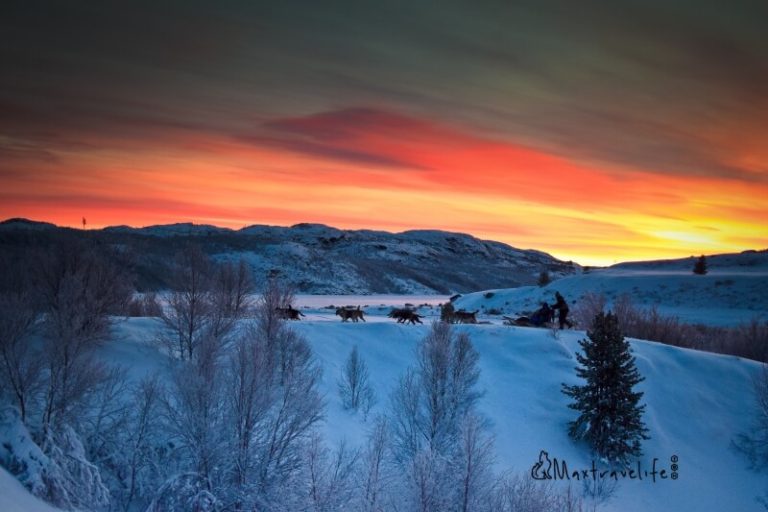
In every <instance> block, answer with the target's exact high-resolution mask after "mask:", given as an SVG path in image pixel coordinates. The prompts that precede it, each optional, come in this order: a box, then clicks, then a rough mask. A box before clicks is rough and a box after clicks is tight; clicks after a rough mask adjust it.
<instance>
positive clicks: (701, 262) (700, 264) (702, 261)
mask: <svg viewBox="0 0 768 512" xmlns="http://www.w3.org/2000/svg"><path fill="white" fill-rule="evenodd" d="M693 273H694V274H699V275H701V276H703V275H704V274H706V273H707V258H706V257H705V256H704V255H703V254H702V255H701V256H699V259H698V260H696V263H695V264H694V265H693Z"/></svg>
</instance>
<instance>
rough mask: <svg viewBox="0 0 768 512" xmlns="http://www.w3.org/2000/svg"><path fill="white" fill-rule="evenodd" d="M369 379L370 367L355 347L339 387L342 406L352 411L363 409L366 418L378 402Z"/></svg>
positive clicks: (344, 369)
mask: <svg viewBox="0 0 768 512" xmlns="http://www.w3.org/2000/svg"><path fill="white" fill-rule="evenodd" d="M369 377H370V374H369V372H368V365H367V364H366V363H365V361H364V360H363V359H362V358H361V357H360V354H359V352H358V350H357V345H355V346H354V347H352V351H351V352H350V353H349V357H348V358H347V362H346V363H345V365H344V368H342V371H341V377H340V378H339V380H338V382H337V387H338V390H339V396H340V397H341V403H342V406H343V407H344V408H345V409H348V410H352V411H357V410H359V409H362V410H363V414H365V416H366V417H367V416H368V412H369V411H370V410H371V407H373V405H374V403H375V401H376V395H375V393H374V391H373V388H371V384H370V382H369Z"/></svg>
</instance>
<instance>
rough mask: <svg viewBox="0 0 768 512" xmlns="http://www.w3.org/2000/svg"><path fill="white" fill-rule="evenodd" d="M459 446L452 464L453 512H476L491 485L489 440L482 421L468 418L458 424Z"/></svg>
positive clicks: (491, 441) (491, 451)
mask: <svg viewBox="0 0 768 512" xmlns="http://www.w3.org/2000/svg"><path fill="white" fill-rule="evenodd" d="M458 440H459V443H458V444H457V447H456V448H457V450H456V454H455V456H454V460H453V466H454V469H453V472H455V473H456V474H457V476H458V483H459V485H458V486H456V487H455V489H456V499H455V500H454V501H455V504H456V510H458V511H460V512H469V511H471V510H477V509H478V508H479V507H480V503H481V502H482V501H483V500H484V499H485V498H486V496H487V495H488V493H489V492H490V488H491V482H492V476H493V473H492V468H491V467H492V465H493V462H494V455H493V438H492V437H491V436H490V435H488V432H487V427H486V425H485V421H484V420H483V419H482V418H480V417H479V416H477V415H475V414H468V415H467V416H466V417H465V418H464V420H463V421H462V424H461V430H460V432H459V439H458Z"/></svg>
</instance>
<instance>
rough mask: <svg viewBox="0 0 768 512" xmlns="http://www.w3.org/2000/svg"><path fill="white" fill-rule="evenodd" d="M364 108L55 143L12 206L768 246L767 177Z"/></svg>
mask: <svg viewBox="0 0 768 512" xmlns="http://www.w3.org/2000/svg"><path fill="white" fill-rule="evenodd" d="M354 115H355V116H356V119H354V120H352V121H350V120H349V119H348V113H345V115H344V116H339V115H338V114H334V113H330V114H322V115H317V116H310V117H307V118H298V119H288V120H284V121H281V122H280V123H279V126H277V128H276V129H275V130H274V131H276V132H279V134H280V137H278V138H274V137H262V138H256V139H253V140H237V139H232V138H221V137H216V136H210V137H200V136H199V135H197V134H186V133H184V132H183V131H182V132H179V133H173V134H170V135H168V136H167V137H166V138H165V139H164V140H162V141H156V142H152V141H149V142H147V143H144V144H142V147H140V148H137V147H130V146H129V147H125V148H120V147H115V146H119V145H117V144H109V143H105V142H103V141H98V140H94V141H91V142H92V143H91V144H90V145H88V146H86V148H84V149H75V150H55V151H53V152H52V153H53V154H52V157H53V158H50V159H48V160H46V159H38V160H35V159H31V158H30V159H28V160H27V161H26V162H27V164H26V168H25V172H24V173H23V174H19V175H17V176H14V177H13V179H8V180H6V182H5V183H4V187H3V192H2V198H3V201H2V204H0V217H3V218H6V217H27V218H31V219H36V220H42V221H49V222H53V223H56V224H59V225H65V226H79V225H80V222H81V218H82V217H83V216H84V217H86V219H87V221H88V226H89V227H91V228H97V227H103V226H109V225H117V224H128V225H132V226H145V225H151V224H162V223H173V222H195V223H208V224H215V225H219V226H226V227H231V228H241V227H243V226H246V225H250V224H255V223H258V224H276V225H290V224H293V223H299V222H321V223H326V224H329V225H333V226H336V227H340V228H372V229H384V230H389V231H402V230H406V229H413V228H426V229H433V228H434V229H444V230H452V231H461V232H468V233H471V234H474V235H476V236H478V237H481V238H488V239H494V240H499V241H503V242H507V243H509V244H510V245H513V246H516V247H521V248H535V249H540V250H544V251H547V252H550V253H552V254H553V255H555V256H557V257H559V258H562V259H566V260H567V259H572V260H575V261H577V262H579V263H581V264H590V265H596V264H598V265H600V264H610V263H614V262H618V261H626V260H638V259H650V258H664V257H676V256H689V255H691V254H699V253H707V254H711V253H716V252H728V251H739V250H743V249H748V248H761V247H765V246H768V243H766V240H767V239H766V237H767V236H768V229H767V228H766V226H767V225H768V206H766V202H765V201H764V199H765V198H767V197H768V185H766V184H764V183H759V182H756V183H744V182H742V181H736V180H729V179H723V178H702V177H698V178H691V177H681V176H667V175H660V174H657V173H653V172H643V171H641V170H634V171H627V170H626V169H622V170H621V172H619V169H614V168H611V167H609V166H597V165H594V164H592V165H590V164H588V163H577V162H572V161H568V160H567V159H565V158H562V157H558V156H553V155H550V154H547V153H545V152H542V151H538V150H534V149H530V148H526V147H524V146H522V145H516V144H513V143H511V142H507V141H502V140H496V139H492V138H488V137H485V138H484V137H479V136H475V135H470V134H468V133H464V132H462V131H460V130H458V129H453V128H450V127H446V126H443V125H440V124H438V123H435V122H432V121H425V120H420V119H416V118H413V117H408V116H404V115H401V114H394V113H391V112H384V111H378V110H364V111H360V112H356V113H354ZM329 134H330V135H329ZM281 137H282V138H281ZM309 142H312V146H309V144H308V143H309ZM101 146H105V147H111V148H110V149H99V148H100V147H101ZM20 151H21V152H22V153H23V152H24V151H30V149H29V148H27V149H26V150H20ZM19 158H21V157H19Z"/></svg>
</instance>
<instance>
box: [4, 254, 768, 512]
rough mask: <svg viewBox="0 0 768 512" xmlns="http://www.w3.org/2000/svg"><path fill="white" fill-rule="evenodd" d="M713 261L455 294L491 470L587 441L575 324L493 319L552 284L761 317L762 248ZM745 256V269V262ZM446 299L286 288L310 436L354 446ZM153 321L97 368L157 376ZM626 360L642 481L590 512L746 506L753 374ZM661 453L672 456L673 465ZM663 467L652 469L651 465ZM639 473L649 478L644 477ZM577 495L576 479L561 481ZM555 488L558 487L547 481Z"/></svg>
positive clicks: (674, 351) (751, 365) (119, 337)
mask: <svg viewBox="0 0 768 512" xmlns="http://www.w3.org/2000/svg"><path fill="white" fill-rule="evenodd" d="M748 256H749V257H748V258H745V257H743V256H742V255H736V256H733V257H728V259H722V260H718V259H714V261H713V264H712V265H711V267H710V272H709V273H708V274H707V275H705V276H698V275H693V274H691V272H690V267H691V265H689V262H686V261H683V260H678V261H676V262H654V263H651V264H623V265H618V266H615V267H611V268H608V269H594V270H591V271H589V272H587V273H584V274H579V275H575V276H571V277H567V278H563V279H561V280H558V281H555V282H553V283H552V284H550V285H549V286H547V287H542V288H539V287H522V288H514V289H506V290H488V291H483V292H478V293H474V294H468V295H465V296H463V297H461V298H459V299H458V300H457V301H456V307H457V308H464V309H467V310H475V309H479V310H481V313H480V315H479V319H480V320H481V321H483V322H484V323H482V324H479V325H460V326H456V329H460V330H463V331H466V332H467V333H469V334H470V336H471V338H472V341H473V343H474V345H475V347H476V348H477V350H478V352H479V354H480V367H481V370H482V374H481V377H480V383H479V385H480V387H481V388H482V389H483V390H484V391H485V394H484V396H483V397H482V398H481V400H480V403H479V406H480V409H481V410H482V412H483V413H484V414H485V415H487V417H488V418H489V419H490V420H491V424H492V430H493V434H494V437H495V450H496V455H497V457H496V469H497V470H498V471H506V470H513V471H518V472H520V473H522V474H523V475H528V474H530V471H531V467H532V466H533V465H534V463H536V462H538V460H539V453H540V452H541V451H542V450H545V451H547V452H548V454H549V457H550V458H552V459H554V458H557V459H558V460H559V461H563V460H565V461H567V464H568V467H569V469H570V470H571V471H575V470H588V469H590V468H591V455H590V453H589V450H588V449H587V447H586V446H584V445H582V444H578V443H574V442H573V441H572V440H571V439H570V438H569V437H568V435H567V433H566V428H567V423H568V421H569V420H571V419H573V418H574V415H575V413H574V411H572V410H571V409H569V408H568V407H567V404H568V402H569V399H568V398H567V397H566V396H565V395H563V394H562V393H561V391H560V389H561V384H562V383H568V384H574V383H578V382H579V381H578V379H577V378H576V376H575V371H574V368H575V366H576V360H575V357H574V354H575V353H576V351H577V350H578V348H579V347H578V341H579V340H580V339H583V338H584V336H585V333H584V332H583V331H578V330H569V331H561V332H557V334H555V333H554V332H553V331H551V330H549V329H532V328H522V327H508V326H504V325H501V320H502V318H501V316H500V315H496V314H494V315H489V314H487V311H488V310H490V309H492V308H495V309H498V310H500V311H502V312H503V313H504V314H511V315H514V314H517V313H523V312H525V311H530V310H532V309H535V308H536V306H537V305H538V303H539V302H540V301H541V300H547V301H549V302H550V303H551V302H553V295H554V292H555V290H557V291H560V292H561V293H562V294H563V295H565V297H566V298H567V299H568V300H569V301H571V302H572V303H574V302H575V303H576V305H578V301H579V300H580V297H582V296H583V295H584V294H585V293H587V292H595V293H604V294H605V295H606V297H607V298H608V299H609V301H610V300H612V299H616V298H617V297H619V296H620V295H622V294H624V293H628V294H630V295H631V297H632V299H633V301H634V303H635V304H636V305H641V306H648V307H650V306H654V305H655V306H657V307H658V308H659V310H660V311H661V312H662V313H664V314H671V315H677V316H679V317H680V318H681V319H683V320H685V321H690V322H702V323H707V324H710V325H732V324H737V323H741V322H744V321H748V320H751V319H753V318H759V319H762V320H766V319H768V317H766V310H768V257H767V256H766V254H765V253H756V254H753V255H748ZM745 261H746V262H749V264H745ZM446 300H447V297H445V296H370V295H364V296H363V295H355V296H350V295H348V296H298V297H297V299H296V302H295V305H296V306H298V307H300V309H301V311H302V312H303V313H304V314H305V316H304V317H303V318H302V320H301V321H299V322H293V323H292V324H291V325H292V327H293V328H294V329H296V330H297V331H298V332H299V333H301V334H302V335H303V336H304V337H306V339H307V340H308V341H309V343H310V345H311V347H312V349H313V351H314V354H315V356H316V357H317V359H318V361H319V362H320V364H321V366H322V368H323V372H324V378H323V382H322V391H323V393H324V395H325V401H326V410H325V417H326V418H325V421H324V423H323V425H322V430H323V433H324V435H325V437H326V439H327V440H328V442H329V443H330V444H331V445H333V444H335V443H337V442H339V441H341V440H346V441H348V442H349V443H351V444H353V445H360V443H362V441H363V439H364V438H365V435H366V433H367V431H368V429H369V428H370V427H371V424H372V419H371V418H372V417H373V416H374V415H376V414H379V413H383V412H386V410H387V407H388V404H389V396H390V393H391V392H392V390H393V388H394V386H395V384H396V382H397V380H398V378H399V377H400V376H401V375H403V373H404V372H405V370H406V368H408V367H409V366H411V365H413V364H414V363H415V349H416V346H417V344H418V342H419V340H421V339H422V338H423V337H424V336H425V335H426V334H427V332H428V329H429V323H430V321H432V320H435V319H437V318H439V307H438V306H437V304H439V303H442V302H445V301H446ZM406 303H410V304H414V305H415V306H418V307H419V309H418V311H419V313H420V314H421V315H423V317H424V318H423V320H424V324H423V325H415V326H412V325H401V324H397V323H395V322H394V320H392V319H390V318H388V317H387V313H388V312H389V311H390V309H391V307H393V306H402V305H405V304H406ZM342 305H354V306H357V305H360V306H361V307H363V309H364V311H365V313H366V322H365V323H362V322H361V323H352V322H347V323H342V322H341V321H340V319H339V318H338V317H336V316H335V315H334V309H333V308H332V307H331V306H342ZM158 328H159V322H158V321H157V320H156V319H152V318H131V319H128V320H124V321H119V322H118V323H117V324H116V325H115V327H114V331H113V335H112V337H111V339H110V340H109V341H108V342H107V343H106V344H105V345H104V346H103V347H101V348H100V349H99V354H100V356H101V357H102V358H103V359H104V360H105V361H108V362H110V363H114V364H118V365H121V366H124V367H125V368H126V369H127V370H128V373H127V374H128V376H129V378H131V379H134V380H138V379H141V378H142V377H144V376H147V375H150V374H155V373H160V374H161V375H163V374H165V375H168V368H169V364H168V363H169V361H168V359H167V357H166V356H165V355H164V353H163V350H162V348H161V347H158V346H157V343H156V341H155V340H156V332H157V329H158ZM631 344H632V348H633V351H634V354H635V356H636V358H637V366H638V369H639V371H640V373H641V374H642V375H643V376H644V377H645V379H646V380H645V381H644V382H642V383H641V384H640V385H639V389H640V390H641V391H643V392H644V393H645V395H644V397H643V400H642V402H643V403H644V404H646V406H647V408H646V411H645V414H644V420H645V423H646V425H647V427H648V428H649V431H650V432H649V433H650V436H651V439H650V440H648V441H646V442H645V443H644V444H643V451H644V455H643V456H642V457H641V459H640V460H639V461H638V463H639V464H640V465H641V466H640V467H641V472H642V474H643V475H644V478H643V479H642V480H639V479H634V480H632V479H623V480H621V481H620V482H619V484H618V487H617V489H616V490H615V492H614V494H613V497H612V498H611V499H610V500H609V501H608V502H607V503H604V504H602V505H601V507H600V508H599V509H598V510H609V511H630V512H632V511H647V510H660V511H665V510H670V511H672V510H674V511H679V510H696V511H704V512H707V511H712V512H715V511H718V512H719V511H722V510H738V511H758V510H764V508H763V506H762V505H761V504H760V503H759V502H758V501H757V499H756V498H757V497H758V496H764V495H765V494H766V491H768V474H766V473H765V472H756V471H754V470H752V469H750V468H749V463H748V461H747V459H746V458H745V457H744V456H743V455H742V454H741V453H739V452H738V451H737V450H736V449H735V448H734V447H733V441H734V439H735V438H736V436H737V435H739V434H741V433H748V432H750V430H751V429H752V427H753V424H752V422H753V412H754V410H755V406H754V390H753V382H754V380H755V378H756V377H757V376H758V375H759V373H760V371H761V365H760V364H758V363H755V362H753V361H748V360H744V359H740V358H737V357H733V356H724V355H716V354H710V353H704V352H696V351H691V350H686V349H680V348H676V347H671V346H666V345H661V344H658V343H653V342H647V341H640V340H631ZM354 346H357V347H358V349H359V353H360V356H361V357H362V358H363V359H364V360H365V361H366V363H367V364H368V367H369V370H370V376H371V381H372V384H373V387H374V388H375V391H376V393H377V398H378V401H377V403H376V405H375V406H374V407H373V409H372V410H371V412H370V415H369V418H368V419H365V418H363V417H362V415H361V414H359V413H358V414H350V413H348V412H346V411H344V410H343V408H342V406H341V401H340V398H339V396H338V394H337V385H336V382H337V379H338V377H339V375H340V372H341V368H342V365H343V364H344V363H345V360H346V358H347V356H348V354H349V352H350V351H351V350H352V348H353V347H354ZM673 457H674V460H675V461H676V463H677V464H678V471H677V472H676V473H677V477H678V478H677V479H675V480H673V479H671V478H669V477H670V476H671V473H672V468H671V465H672V463H673ZM654 463H655V467H656V469H657V470H658V471H661V470H665V471H666V473H665V476H667V477H668V478H662V475H661V474H660V473H658V474H656V481H655V482H654V479H653V475H652V474H651V473H650V472H651V471H652V470H653V468H654ZM645 471H648V472H649V473H647V474H646V473H645ZM571 484H572V485H573V486H574V490H575V491H576V492H580V491H581V484H580V483H579V482H571ZM558 485H561V486H566V485H568V484H567V483H563V482H560V483H559V484H558ZM17 510H19V511H21V510H25V511H26V510H30V511H33V512H37V511H38V510H39V511H47V510H53V509H51V508H50V507H47V506H46V505H44V504H41V503H40V502H39V501H37V500H35V499H34V498H32V497H31V496H30V495H29V494H28V493H26V491H25V490H24V489H23V487H21V485H20V484H18V482H16V481H15V480H14V479H13V478H12V477H11V476H10V475H9V474H8V473H6V472H5V471H4V470H1V469H0V511H3V512H5V511H12V512H15V511H17Z"/></svg>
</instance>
